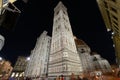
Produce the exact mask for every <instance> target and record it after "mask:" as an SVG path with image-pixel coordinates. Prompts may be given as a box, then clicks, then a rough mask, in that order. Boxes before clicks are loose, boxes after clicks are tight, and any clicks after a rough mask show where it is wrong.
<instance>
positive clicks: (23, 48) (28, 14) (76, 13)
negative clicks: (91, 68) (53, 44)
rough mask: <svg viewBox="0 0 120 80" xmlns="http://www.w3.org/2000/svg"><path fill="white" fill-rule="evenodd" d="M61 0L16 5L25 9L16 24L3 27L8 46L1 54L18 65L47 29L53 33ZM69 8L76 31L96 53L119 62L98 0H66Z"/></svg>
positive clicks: (49, 32) (0, 31) (2, 33)
mask: <svg viewBox="0 0 120 80" xmlns="http://www.w3.org/2000/svg"><path fill="white" fill-rule="evenodd" d="M58 2H59V0H29V1H28V3H27V4H26V3H23V2H22V1H21V0H18V1H16V2H15V3H14V4H15V5H16V6H17V7H18V8H19V9H20V10H21V14H20V16H19V18H18V20H17V23H16V25H15V27H13V28H12V29H7V28H2V27H0V34H1V35H3V36H4V37H5V45H4V47H3V48H2V50H1V51H0V56H1V57H3V58H5V59H7V60H10V61H11V62H12V65H14V63H15V61H16V59H17V56H29V55H30V52H31V50H32V49H34V47H35V44H36V40H37V37H39V36H40V34H41V33H42V32H43V31H44V30H46V31H48V35H49V36H51V34H52V26H53V15H54V7H55V6H56V5H57V3H58ZM62 2H63V4H64V5H65V6H66V7H67V9H68V16H69V19H70V22H71V27H72V30H73V34H74V35H75V36H76V37H77V38H79V39H82V40H84V41H85V42H86V43H87V44H88V46H89V47H90V48H91V50H92V52H97V53H98V54H100V55H101V56H102V57H103V58H105V59H107V60H108V61H109V62H110V63H111V64H113V63H115V52H114V47H113V42H112V39H111V33H110V32H107V30H106V27H105V25H104V22H103V20H102V16H101V14H100V11H99V8H98V6H97V3H96V0H87V1H86V0H63V1H62Z"/></svg>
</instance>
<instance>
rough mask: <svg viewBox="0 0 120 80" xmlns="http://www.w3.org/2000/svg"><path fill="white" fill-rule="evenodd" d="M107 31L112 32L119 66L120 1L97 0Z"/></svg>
mask: <svg viewBox="0 0 120 80" xmlns="http://www.w3.org/2000/svg"><path fill="white" fill-rule="evenodd" d="M97 3H98V6H99V9H100V12H101V15H102V17H103V20H104V23H105V26H106V28H107V30H108V31H111V32H112V39H113V43H114V44H113V47H114V48H115V53H116V54H115V55H116V62H117V64H118V65H120V17H119V16H120V9H119V8H120V0H97Z"/></svg>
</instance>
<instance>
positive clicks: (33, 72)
mask: <svg viewBox="0 0 120 80" xmlns="http://www.w3.org/2000/svg"><path fill="white" fill-rule="evenodd" d="M50 44H51V37H50V36H48V35H47V31H44V32H43V33H42V34H41V35H40V37H39V38H38V39H37V42H36V45H35V48H34V49H33V50H32V51H31V55H30V60H29V62H28V64H27V66H26V70H25V76H27V77H33V78H36V77H45V76H46V75H47V74H48V58H49V57H48V56H49V52H50Z"/></svg>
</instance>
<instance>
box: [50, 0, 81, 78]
mask: <svg viewBox="0 0 120 80" xmlns="http://www.w3.org/2000/svg"><path fill="white" fill-rule="evenodd" d="M81 72H82V64H81V61H80V58H79V55H78V53H77V49H76V45H75V41H74V37H73V33H72V29H71V25H70V21H69V18H68V13H67V8H66V7H65V6H64V5H63V3H62V2H59V3H58V5H57V6H56V7H55V8H54V21H53V31H52V42H51V51H50V57H49V67H48V76H49V77H56V76H60V75H63V76H65V77H67V76H69V75H71V74H72V73H74V74H76V75H77V74H79V73H81Z"/></svg>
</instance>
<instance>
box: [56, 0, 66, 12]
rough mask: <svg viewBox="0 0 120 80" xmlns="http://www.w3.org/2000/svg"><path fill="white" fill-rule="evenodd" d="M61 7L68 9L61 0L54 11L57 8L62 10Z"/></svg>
mask: <svg viewBox="0 0 120 80" xmlns="http://www.w3.org/2000/svg"><path fill="white" fill-rule="evenodd" d="M60 9H65V10H67V8H66V7H65V6H64V4H63V3H62V1H60V2H59V3H58V4H57V6H56V7H55V8H54V11H56V10H60Z"/></svg>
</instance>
